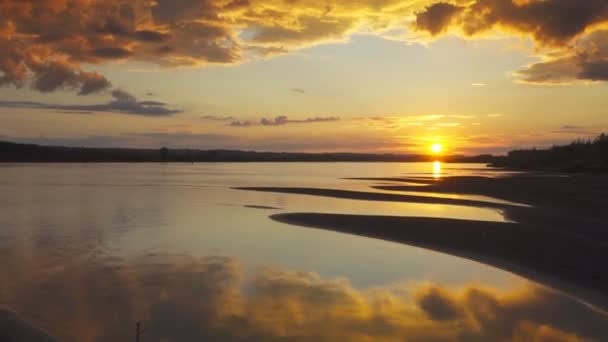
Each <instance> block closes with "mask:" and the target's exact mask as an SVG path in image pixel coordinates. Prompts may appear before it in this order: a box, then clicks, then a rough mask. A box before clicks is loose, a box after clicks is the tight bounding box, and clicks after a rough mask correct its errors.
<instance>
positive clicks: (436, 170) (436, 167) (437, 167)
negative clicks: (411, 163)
mask: <svg viewBox="0 0 608 342" xmlns="http://www.w3.org/2000/svg"><path fill="white" fill-rule="evenodd" d="M433 178H435V179H439V178H441V162H440V161H436V162H434V163H433Z"/></svg>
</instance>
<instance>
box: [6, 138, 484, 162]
mask: <svg viewBox="0 0 608 342" xmlns="http://www.w3.org/2000/svg"><path fill="white" fill-rule="evenodd" d="M495 158H496V157H492V156H488V155H484V156H474V157H470V156H462V155H451V156H442V157H441V158H440V160H441V161H442V162H454V163H483V164H488V163H490V162H492V161H493V160H494V159H495ZM436 160H437V158H434V157H431V156H426V155H420V154H390V153H385V154H374V153H349V152H343V153H298V152H256V151H239V150H221V149H216V150H197V149H169V148H161V149H132V148H91V147H65V146H44V145H35V144H20V143H14V142H3V141H0V162H4V163H202V162H209V163H212V162H383V163H386V162H394V163H404V162H433V161H436Z"/></svg>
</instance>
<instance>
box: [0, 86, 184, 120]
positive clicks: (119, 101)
mask: <svg viewBox="0 0 608 342" xmlns="http://www.w3.org/2000/svg"><path fill="white" fill-rule="evenodd" d="M112 97H113V100H112V101H111V102H109V103H105V104H93V105H62V104H53V103H41V102H31V101H0V107H5V108H30V109H47V110H56V111H59V112H67V113H81V114H90V113H93V112H98V113H103V112H105V113H121V114H129V115H140V116H148V117H162V116H171V115H175V114H178V113H181V112H182V111H181V110H177V109H171V108H168V107H167V104H166V103H164V102H158V101H138V100H137V98H135V97H134V96H133V95H131V94H129V93H127V92H125V91H122V90H119V89H116V90H113V91H112Z"/></svg>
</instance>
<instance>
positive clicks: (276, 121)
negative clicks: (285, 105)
mask: <svg viewBox="0 0 608 342" xmlns="http://www.w3.org/2000/svg"><path fill="white" fill-rule="evenodd" d="M335 121H340V118H339V117H336V116H329V117H314V118H308V119H304V120H296V119H289V118H288V117H287V116H285V115H280V116H277V117H275V118H273V119H267V118H262V119H260V120H259V121H257V122H256V121H250V120H234V121H232V122H231V123H230V124H229V126H233V127H251V126H283V125H288V124H305V123H319V122H335Z"/></svg>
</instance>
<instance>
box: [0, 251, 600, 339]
mask: <svg viewBox="0 0 608 342" xmlns="http://www.w3.org/2000/svg"><path fill="white" fill-rule="evenodd" d="M9 269H10V268H9ZM2 273H3V272H2ZM249 274H250V272H245V268H244V267H243V264H242V263H241V262H240V261H239V260H237V259H235V258H231V257H219V256H210V257H205V258H201V259H196V258H192V257H186V256H159V255H148V256H145V257H140V258H136V259H134V260H130V261H129V262H128V263H124V262H120V263H113V264H111V265H110V264H105V265H101V264H99V263H96V264H95V266H91V264H90V263H87V264H84V263H82V264H79V263H74V264H68V265H65V267H62V268H57V269H55V270H53V271H51V272H45V273H44V274H39V275H37V277H36V278H35V279H32V278H31V276H30V278H22V279H21V278H19V273H17V274H16V277H15V276H13V277H10V278H9V277H8V274H3V275H2V279H10V280H8V281H5V282H4V286H3V287H2V292H0V294H1V296H0V300H1V301H2V302H4V303H7V304H9V305H10V307H12V308H13V309H15V310H16V311H18V312H20V313H22V314H23V315H25V316H26V317H28V318H30V319H31V320H32V321H33V322H34V324H35V325H37V326H40V327H42V328H44V329H46V330H47V331H49V332H51V333H52V334H54V335H56V336H59V337H61V338H63V339H65V340H67V341H116V340H129V339H130V338H132V335H133V333H134V326H135V322H136V321H141V322H143V325H144V326H145V327H146V329H147V332H146V335H147V337H146V338H147V339H148V340H162V341H195V340H212V341H274V340H289V341H369V340H382V341H404V340H413V341H546V340H551V341H578V340H588V339H589V340H595V339H600V338H601V337H602V336H608V325H607V324H606V317H604V316H602V315H601V314H599V313H597V312H595V311H593V310H591V309H589V308H587V307H585V306H584V305H582V304H580V303H578V302H576V301H574V300H571V299H569V298H568V297H565V296H563V295H561V294H559V293H556V292H553V291H551V290H548V289H545V288H542V287H539V286H536V285H533V284H531V283H528V284H525V285H522V286H519V287H517V288H512V289H508V290H506V289H500V290H499V289H494V288H490V287H485V286H482V285H477V284H470V285H467V286H464V287H461V288H451V287H445V286H441V285H439V284H434V283H422V282H420V283H407V284H393V285H390V286H387V287H382V288H371V289H358V288H355V287H353V286H352V285H351V283H350V282H349V281H348V280H347V279H339V278H338V279H327V278H323V277H321V276H319V275H318V274H315V273H310V272H296V271H290V270H285V269H279V268H264V269H261V270H257V271H255V272H253V274H252V275H251V276H249Z"/></svg>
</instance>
